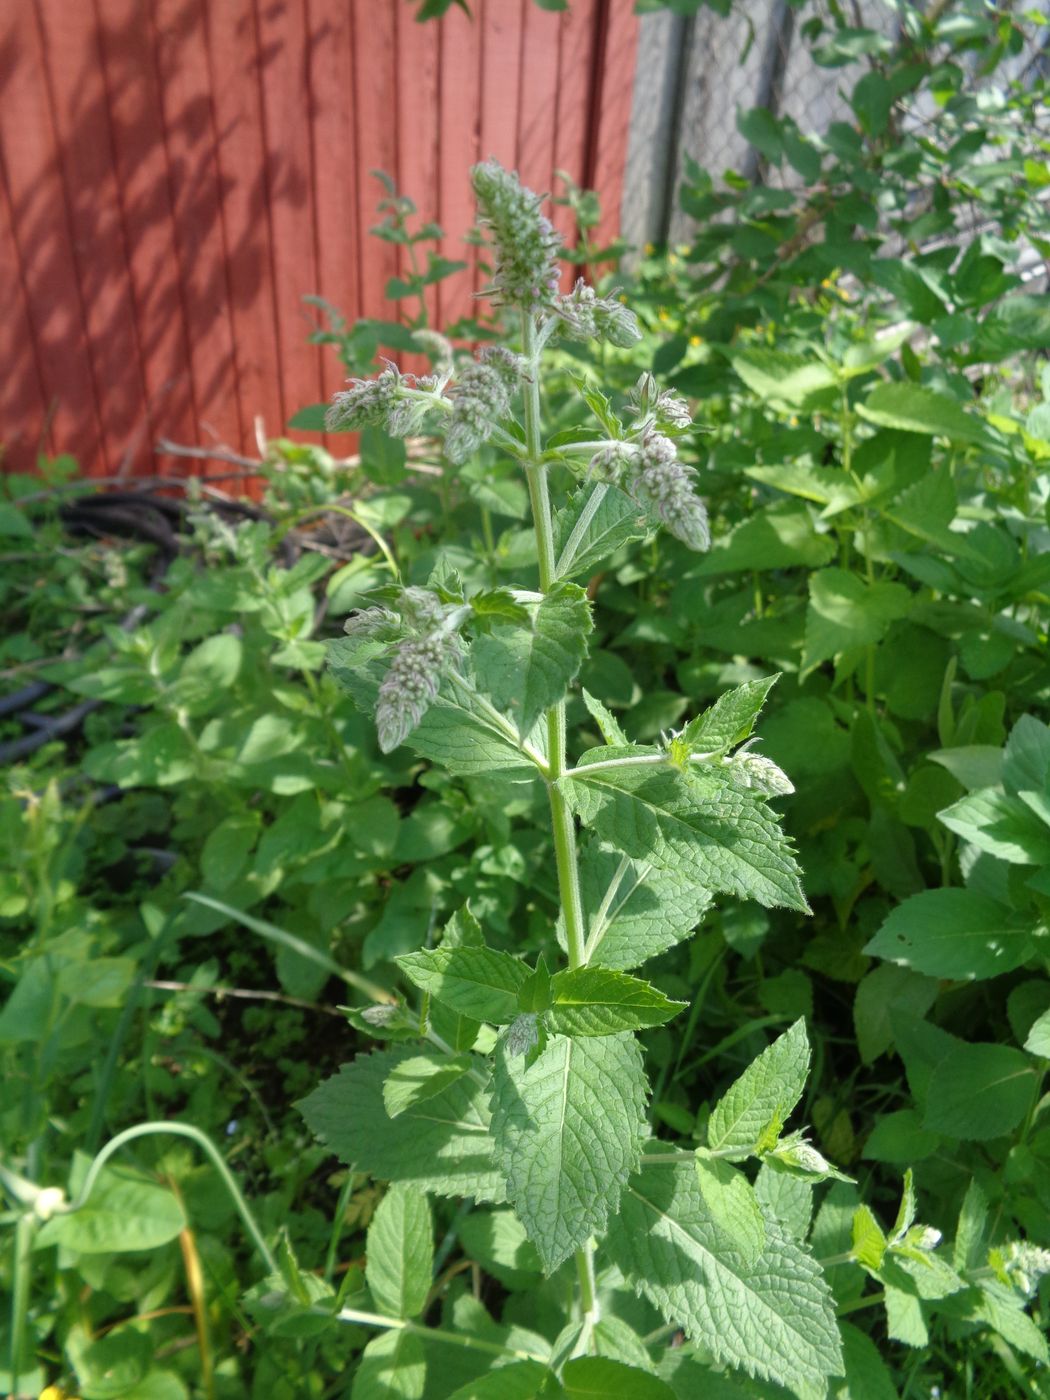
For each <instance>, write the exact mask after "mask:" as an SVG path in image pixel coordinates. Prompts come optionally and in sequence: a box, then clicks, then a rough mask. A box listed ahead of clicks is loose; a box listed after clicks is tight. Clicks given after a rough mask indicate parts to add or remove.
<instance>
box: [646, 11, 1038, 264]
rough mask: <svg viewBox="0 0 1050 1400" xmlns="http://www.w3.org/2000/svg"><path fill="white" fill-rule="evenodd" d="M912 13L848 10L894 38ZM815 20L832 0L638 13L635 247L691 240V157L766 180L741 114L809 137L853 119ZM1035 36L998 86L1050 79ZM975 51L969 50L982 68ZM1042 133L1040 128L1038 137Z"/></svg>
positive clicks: (717, 171) (848, 80)
mask: <svg viewBox="0 0 1050 1400" xmlns="http://www.w3.org/2000/svg"><path fill="white" fill-rule="evenodd" d="M935 3H936V0H935ZM924 8H925V7H924ZM905 9H906V3H895V2H894V0H850V4H849V15H850V20H851V23H852V24H853V25H854V26H855V27H857V28H863V29H869V30H873V31H875V32H876V33H879V34H883V35H885V36H886V37H887V38H889V39H891V40H894V39H896V38H897V37H898V35H899V33H900V29H901V24H902V12H903V11H904V10H905ZM1026 10H1027V13H1028V14H1031V13H1032V12H1033V11H1037V12H1039V13H1041V14H1043V15H1044V16H1046V17H1047V19H1048V20H1050V0H1033V3H1032V4H1029V5H1028V6H1027V7H1026ZM817 17H820V18H824V19H825V20H827V21H828V22H829V25H830V22H831V15H830V6H829V4H828V3H827V0H813V3H810V4H807V5H803V6H801V7H800V6H798V5H797V4H794V5H793V4H791V3H789V0H746V3H738V4H736V5H734V6H733V8H732V9H731V11H730V13H729V14H728V15H726V16H724V17H723V16H721V15H718V14H716V13H715V12H714V11H713V10H710V9H707V8H706V7H705V8H702V9H701V10H700V11H699V12H698V13H697V14H696V15H694V16H690V17H685V16H681V15H675V14H672V13H668V12H658V13H655V14H650V15H647V16H645V17H644V18H643V19H642V22H641V33H640V42H639V53H638V68H637V77H636V79H635V93H634V109H633V114H632V125H631V139H630V144H629V149H628V159H627V171H626V180H625V188H624V204H623V210H622V220H621V227H622V230H623V235H624V237H625V238H626V239H627V240H628V241H629V242H630V243H631V244H633V245H634V246H636V247H640V246H642V245H644V244H646V243H665V242H667V243H672V244H673V243H678V242H684V241H687V240H688V239H689V238H690V237H691V235H692V233H693V231H694V228H695V225H694V223H693V221H692V220H691V219H690V218H689V216H688V215H687V214H685V213H684V212H683V210H681V209H680V208H679V207H678V200H677V190H678V186H679V185H680V183H681V180H682V175H683V172H684V169H685V162H686V158H687V157H688V158H691V159H692V160H694V161H696V163H697V164H698V165H700V166H702V167H703V168H704V169H705V170H708V171H709V172H710V173H711V174H712V175H713V176H714V177H715V179H716V180H717V179H718V178H719V177H720V176H722V174H723V173H724V172H725V171H727V170H732V171H735V172H737V173H738V174H740V175H742V176H744V177H745V178H746V179H749V180H755V179H756V178H757V177H758V175H759V172H760V157H759V154H758V152H757V151H756V150H755V149H754V148H753V147H752V146H751V145H750V144H749V142H748V141H747V139H746V138H745V137H744V136H743V135H741V133H740V132H739V130H738V129H737V120H736V119H737V113H738V112H739V111H747V110H749V109H750V108H753V107H764V108H766V109H767V110H769V111H770V112H772V113H773V114H775V115H778V116H784V115H786V116H790V117H792V118H794V120H795V121H796V122H797V123H798V126H799V128H800V129H801V131H802V132H803V134H806V135H812V134H820V133H823V132H825V131H826V130H827V129H828V127H829V126H830V125H831V123H833V122H836V121H849V122H852V121H853V120H854V116H853V112H852V110H851V108H850V105H849V101H848V94H849V91H850V89H851V87H852V85H853V83H854V82H855V81H856V78H857V70H856V68H855V67H853V66H850V67H848V68H845V69H842V68H826V67H822V66H821V65H820V64H818V63H817V62H816V61H815V59H814V57H813V52H812V48H811V46H810V44H809V43H808V42H807V39H806V37H805V35H804V34H803V33H802V29H803V26H804V25H805V23H806V22H807V20H810V19H813V18H817ZM1027 33H1028V41H1027V42H1026V44H1025V47H1024V48H1023V49H1022V50H1021V51H1020V52H1019V53H1017V54H1015V55H1013V56H1012V57H1011V58H1010V59H1008V60H1007V61H1006V62H1004V63H1002V64H1000V65H999V67H998V68H997V70H996V73H995V78H994V81H995V82H996V83H1000V84H1001V83H1002V82H1003V81H1004V80H1006V79H1019V80H1020V81H1022V82H1024V83H1033V82H1035V81H1037V80H1038V79H1040V78H1045V77H1047V76H1050V23H1047V24H1046V25H1045V26H1043V27H1042V28H1040V27H1039V26H1038V25H1037V24H1032V25H1029V26H1028V30H1027ZM979 59H980V55H979V54H975V55H974V56H973V63H974V70H975V73H976V67H977V64H978V63H979ZM927 101H928V102H929V110H925V109H924V108H923V106H922V105H921V104H920V105H919V106H917V107H916V108H914V109H913V110H912V111H911V112H910V114H909V120H911V121H914V122H917V123H921V122H923V121H927V120H929V119H930V117H931V116H932V115H933V105H932V99H929V98H928V97H927ZM1047 125H1048V128H1050V113H1048V120H1047ZM1037 136H1038V134H1037V133H1036V132H1033V133H1032V140H1033V145H1034V144H1035V142H1036V140H1037ZM1043 136H1044V137H1045V136H1050V129H1048V131H1046V132H1043ZM761 173H762V177H763V179H765V180H767V181H768V182H770V183H775V182H777V181H778V180H783V181H785V182H787V181H789V180H792V179H794V180H795V181H797V179H798V177H797V176H795V175H794V174H793V172H788V173H787V174H786V175H785V174H783V173H782V172H779V171H777V170H775V169H764V170H762V172H761ZM977 222H979V211H975V223H977Z"/></svg>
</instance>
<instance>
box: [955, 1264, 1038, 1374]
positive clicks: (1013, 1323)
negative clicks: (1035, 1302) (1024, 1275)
mask: <svg viewBox="0 0 1050 1400" xmlns="http://www.w3.org/2000/svg"><path fill="white" fill-rule="evenodd" d="M972 1315H973V1317H975V1318H977V1319H978V1320H979V1321H981V1322H984V1323H987V1325H988V1326H989V1327H991V1328H992V1329H993V1331H995V1332H998V1333H999V1335H1000V1337H1002V1338H1003V1340H1004V1341H1006V1342H1008V1343H1009V1344H1010V1346H1012V1347H1015V1348H1016V1349H1017V1350H1018V1351H1020V1352H1022V1353H1023V1354H1024V1355H1025V1356H1032V1357H1034V1358H1035V1360H1036V1361H1041V1362H1042V1363H1043V1365H1044V1366H1045V1365H1046V1363H1047V1361H1048V1359H1050V1357H1048V1353H1047V1344H1046V1335H1045V1333H1044V1332H1043V1330H1042V1329H1041V1328H1040V1327H1038V1326H1037V1325H1036V1324H1035V1323H1034V1322H1033V1321H1032V1319H1031V1318H1030V1317H1029V1316H1028V1314H1027V1313H1026V1312H1025V1311H1024V1310H1023V1304H1022V1303H1021V1300H1020V1299H1019V1298H1018V1297H1017V1296H1016V1294H1014V1293H1012V1292H1010V1291H1009V1290H1007V1289H1005V1288H1003V1287H1002V1286H1001V1285H1000V1284H997V1283H995V1282H994V1281H992V1282H989V1283H983V1284H982V1285H981V1287H980V1290H979V1292H978V1297H977V1300H976V1301H975V1302H974V1304H973V1305H972Z"/></svg>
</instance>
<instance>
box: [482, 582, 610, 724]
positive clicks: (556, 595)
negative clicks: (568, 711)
mask: <svg viewBox="0 0 1050 1400" xmlns="http://www.w3.org/2000/svg"><path fill="white" fill-rule="evenodd" d="M593 625H594V624H593V622H592V619H591V605H590V603H589V602H588V600H587V594H586V593H585V592H584V591H583V589H582V588H580V586H579V585H578V584H575V583H557V584H555V585H554V588H553V589H552V590H551V592H550V593H548V594H547V595H546V597H545V598H544V600H543V602H542V603H540V605H539V606H538V607H537V608H536V610H535V614H534V616H533V619H532V628H531V630H530V631H524V630H520V631H516V632H513V633H510V634H504V636H503V637H502V638H501V640H503V642H504V643H505V645H506V646H507V648H508V654H509V664H510V665H511V667H512V669H513V673H514V680H513V684H512V686H511V693H512V699H511V702H510V706H509V710H510V714H511V716H512V718H513V719H514V721H515V723H516V724H517V726H518V729H519V731H520V732H521V734H522V735H526V734H529V733H531V731H532V728H533V726H534V725H535V723H536V721H537V720H538V719H539V718H540V716H541V715H542V714H543V713H544V712H545V711H546V710H549V709H550V708H551V706H552V705H556V704H558V702H559V701H560V700H562V699H564V697H565V692H566V690H568V688H569V686H570V685H571V684H572V682H573V681H574V680H575V678H576V675H577V673H578V671H579V669H580V667H581V666H582V665H583V661H584V657H585V656H586V655H587V634H588V633H589V632H590V630H591V628H592V626H593Z"/></svg>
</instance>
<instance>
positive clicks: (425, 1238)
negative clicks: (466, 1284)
mask: <svg viewBox="0 0 1050 1400" xmlns="http://www.w3.org/2000/svg"><path fill="white" fill-rule="evenodd" d="M433 1271H434V1236H433V1230H432V1226H431V1220H430V1206H429V1205H428V1204H427V1198H426V1196H424V1195H423V1193H422V1191H417V1190H415V1189H414V1188H413V1187H411V1186H404V1185H394V1186H391V1188H390V1190H389V1191H388V1192H387V1193H386V1195H385V1196H384V1197H383V1199H382V1200H381V1201H380V1203H379V1206H378V1208H377V1210H376V1213H375V1215H374V1216H373V1217H372V1223H371V1224H370V1225H369V1227H368V1243H367V1246H366V1263H365V1281H366V1282H367V1284H368V1287H369V1290H370V1291H371V1294H372V1297H373V1298H374V1299H375V1302H376V1306H377V1307H378V1308H379V1310H380V1312H384V1313H386V1314H387V1316H388V1317H401V1318H410V1317H418V1316H419V1314H420V1313H421V1312H422V1311H423V1309H424V1307H425V1306H426V1301H427V1295H428V1294H429V1292H430V1285H431V1283H432V1281H433V1278H432V1275H433Z"/></svg>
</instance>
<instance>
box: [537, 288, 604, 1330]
mask: <svg viewBox="0 0 1050 1400" xmlns="http://www.w3.org/2000/svg"><path fill="white" fill-rule="evenodd" d="M521 344H522V350H523V351H524V354H525V448H526V454H527V455H526V462H525V476H526V479H527V481H528V485H529V500H530V502H531V505H532V519H533V525H534V528H535V531H536V555H537V559H538V561H539V572H540V591H541V592H543V593H549V592H550V590H551V589H552V588H553V586H554V584H555V582H556V581H557V573H556V567H555V558H554V523H553V520H552V518H551V504H550V492H549V491H548V488H547V467H546V464H545V463H544V462H543V461H542V460H541V459H542V455H543V442H542V438H541V431H540V366H539V348H538V345H537V340H536V323H535V321H534V320H533V318H532V316H531V315H530V314H529V313H528V312H522V316H521ZM565 767H566V764H565V701H564V700H562V701H559V703H558V704H557V705H554V706H553V707H552V708H551V709H550V710H549V711H548V713H547V794H548V796H549V798H550V804H551V827H552V830H553V834H554V856H555V861H556V864H557V869H558V893H559V895H560V898H561V907H562V914H563V916H564V919H565V941H566V946H567V948H568V955H569V966H570V967H572V968H575V967H583V966H584V964H585V963H586V961H587V949H586V931H585V927H584V919H583V901H582V900H581V898H580V872H579V866H578V864H577V860H576V828H575V826H574V824H573V818H572V813H571V812H570V811H569V804H568V802H566V800H565V794H564V793H563V792H562V790H561V787H560V786H559V780H560V779H561V778H562V777H563V776H564V774H565ZM576 1272H577V1275H578V1277H579V1282H580V1301H581V1304H582V1308H583V1315H584V1321H585V1323H586V1324H587V1327H588V1334H587V1335H588V1341H589V1339H590V1329H591V1328H593V1326H594V1324H595V1323H596V1322H597V1321H598V1320H599V1318H600V1317H601V1309H600V1306H599V1303H598V1290H597V1286H596V1283H595V1277H594V1241H593V1240H588V1241H587V1243H586V1244H585V1245H584V1246H583V1247H582V1248H581V1249H578V1250H577V1251H576Z"/></svg>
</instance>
